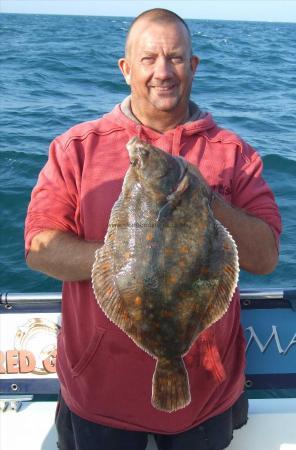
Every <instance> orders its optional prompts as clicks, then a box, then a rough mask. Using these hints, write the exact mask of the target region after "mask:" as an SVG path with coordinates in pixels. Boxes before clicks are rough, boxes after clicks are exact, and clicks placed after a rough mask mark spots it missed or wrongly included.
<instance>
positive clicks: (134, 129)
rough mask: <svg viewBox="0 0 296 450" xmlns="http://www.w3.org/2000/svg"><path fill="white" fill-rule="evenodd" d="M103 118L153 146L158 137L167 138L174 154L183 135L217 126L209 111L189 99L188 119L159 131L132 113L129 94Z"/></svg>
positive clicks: (201, 132) (129, 135) (202, 132)
mask: <svg viewBox="0 0 296 450" xmlns="http://www.w3.org/2000/svg"><path fill="white" fill-rule="evenodd" d="M104 118H105V120H107V121H108V122H109V125H111V124H112V128H116V129H124V130H125V131H126V133H127V134H128V137H129V138H132V137H133V136H137V137H139V138H140V139H142V140H144V141H146V142H149V143H151V144H152V145H155V146H157V141H158V140H159V139H160V138H167V139H168V140H169V141H172V144H171V149H172V154H173V155H174V156H178V155H179V153H180V147H181V140H182V137H183V136H184V137H185V136H192V135H194V134H196V135H198V134H204V133H206V132H207V131H208V130H210V129H211V128H213V127H217V125H216V123H215V121H214V120H213V117H212V115H211V114H210V113H207V112H203V111H201V110H200V108H199V107H198V105H196V104H195V103H194V102H192V101H190V118H189V120H188V121H187V122H186V123H183V124H180V125H178V126H177V127H175V128H173V129H171V130H168V131H166V132H165V133H160V132H158V131H155V130H153V129H151V128H149V127H147V126H145V125H143V124H142V123H141V122H139V120H138V119H137V118H136V117H135V116H134V115H133V112H132V110H131V107H130V96H129V97H127V98H126V99H124V101H123V102H122V103H121V104H118V105H116V106H115V108H114V109H113V110H112V111H111V112H110V113H108V114H106V115H104ZM110 122H111V123H110Z"/></svg>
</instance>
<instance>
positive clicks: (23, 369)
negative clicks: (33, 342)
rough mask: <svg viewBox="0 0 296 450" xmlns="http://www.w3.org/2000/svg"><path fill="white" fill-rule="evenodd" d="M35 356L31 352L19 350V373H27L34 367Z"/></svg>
mask: <svg viewBox="0 0 296 450" xmlns="http://www.w3.org/2000/svg"><path fill="white" fill-rule="evenodd" d="M35 364H36V360H35V356H34V355H33V353H32V352H29V351H27V350H21V351H20V352H19V366H20V373H29V372H32V371H33V370H34V369H35Z"/></svg>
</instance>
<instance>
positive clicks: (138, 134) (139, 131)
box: [136, 124, 143, 139]
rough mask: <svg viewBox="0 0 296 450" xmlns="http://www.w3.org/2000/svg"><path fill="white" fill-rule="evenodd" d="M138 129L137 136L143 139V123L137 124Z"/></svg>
mask: <svg viewBox="0 0 296 450" xmlns="http://www.w3.org/2000/svg"><path fill="white" fill-rule="evenodd" d="M136 129H137V137H138V138H139V139H142V134H143V133H142V125H140V124H138V125H137V127H136Z"/></svg>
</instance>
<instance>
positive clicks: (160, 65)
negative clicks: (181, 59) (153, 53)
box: [154, 56, 172, 80]
mask: <svg viewBox="0 0 296 450" xmlns="http://www.w3.org/2000/svg"><path fill="white" fill-rule="evenodd" d="M171 76H172V67H171V62H170V60H169V59H167V58H166V57H165V56H161V57H159V58H157V60H156V64H155V66H154V77H155V78H158V79H160V80H166V79H167V78H170V77H171Z"/></svg>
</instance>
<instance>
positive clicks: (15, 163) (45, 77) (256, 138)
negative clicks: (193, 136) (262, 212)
mask: <svg viewBox="0 0 296 450" xmlns="http://www.w3.org/2000/svg"><path fill="white" fill-rule="evenodd" d="M131 20H132V19H131V18H123V17H116V18H114V17H93V16H92V17H90V16H45V15H17V14H1V15H0V28H1V29H0V35H1V43H2V47H3V51H2V52H1V54H0V64H1V82H2V87H1V89H2V92H3V93H2V96H3V99H4V100H3V102H2V104H1V107H2V111H1V112H2V128H1V134H0V178H1V184H0V198H1V212H2V215H1V217H2V220H1V223H0V228H1V229H0V244H1V253H0V264H1V267H3V270H2V269H1V271H0V287H1V289H2V290H6V291H9V290H10V291H26V292H30V291H35V292H36V291H43V290H49V291H52V290H59V289H60V283H58V282H57V281H55V280H51V279H49V278H48V277H45V276H43V275H40V274H37V273H33V272H32V271H30V270H29V269H28V268H27V267H26V265H25V262H24V250H23V226H24V220H25V216H26V208H27V204H28V202H29V198H30V193H31V189H32V187H33V186H34V184H35V182H36V179H37V176H38V173H39V171H40V169H41V167H42V166H43V165H44V163H45V161H46V158H47V153H48V146H49V144H50V142H51V141H52V139H53V138H54V137H55V136H57V135H59V134H61V133H63V132H64V131H66V130H67V129H68V128H70V127H72V126H73V125H75V124H76V123H79V122H83V121H87V120H94V119H96V118H98V117H99V116H101V115H102V114H104V113H106V112H108V111H110V110H111V109H112V108H113V107H114V105H115V104H117V103H120V102H121V101H122V100H123V98H124V97H125V96H126V95H127V94H128V93H129V89H128V87H127V85H126V84H125V81H124V79H123V77H122V75H121V74H120V72H119V69H118V67H117V60H118V59H119V58H120V57H122V56H123V54H124V41H125V36H126V32H127V29H128V26H129V24H130V23H131ZM188 24H189V27H190V29H191V31H192V41H193V48H194V51H195V52H196V53H197V54H198V56H199V57H200V60H201V62H200V65H199V67H198V71H197V74H196V76H195V78H194V82H193V89H192V99H193V100H194V101H196V102H197V103H198V104H199V105H200V107H201V109H203V110H204V111H209V112H211V113H212V114H213V116H214V118H215V120H217V122H218V124H219V125H220V126H222V127H225V128H229V129H231V130H233V131H234V132H235V133H237V134H239V135H240V136H242V137H243V138H244V139H245V140H246V141H247V142H249V143H250V144H251V145H253V146H254V148H256V149H257V150H258V152H259V153H260V154H261V155H262V156H263V162H264V176H265V177H266V180H267V181H268V183H269V185H270V186H271V188H272V190H273V192H274V193H275V196H276V200H277V202H278V204H279V207H280V210H281V213H282V217H283V224H284V232H283V235H282V241H281V255H280V264H279V266H278V268H277V270H276V271H275V272H274V273H273V274H272V275H270V276H267V277H258V276H257V277H255V276H251V275H246V274H244V273H242V275H241V280H242V283H243V285H244V286H245V287H254V286H259V285H260V286H277V287H287V286H291V285H293V284H294V285H295V283H296V281H295V280H296V261H295V248H296V233H295V232H294V229H295V203H296V182H295V176H296V148H295V142H296V139H295V123H296V110H295V99H296V83H295V51H296V38H295V36H296V33H295V24H279V23H277V24H272V23H256V22H232V21H207V20H188Z"/></svg>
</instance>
